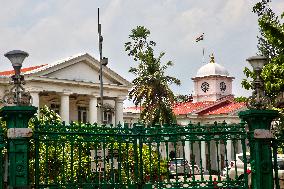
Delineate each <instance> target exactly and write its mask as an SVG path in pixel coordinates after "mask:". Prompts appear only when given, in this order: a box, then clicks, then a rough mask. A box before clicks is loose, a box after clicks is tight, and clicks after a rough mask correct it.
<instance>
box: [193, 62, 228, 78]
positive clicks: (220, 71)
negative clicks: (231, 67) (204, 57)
mask: <svg viewBox="0 0 284 189" xmlns="http://www.w3.org/2000/svg"><path fill="white" fill-rule="evenodd" d="M211 75H220V76H229V72H228V71H227V70H226V68H224V67H223V66H221V65H220V64H217V63H215V62H210V63H208V64H206V65H204V66H202V67H201V68H199V70H198V71H197V74H196V77H204V76H211Z"/></svg>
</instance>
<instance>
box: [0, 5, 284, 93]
mask: <svg viewBox="0 0 284 189" xmlns="http://www.w3.org/2000/svg"><path fill="white" fill-rule="evenodd" d="M0 1H1V7H0V34H1V35H0V55H1V54H2V55H1V56H0V71H4V70H11V64H10V63H9V60H8V59H6V58H5V57H4V54H5V53H6V52H8V51H10V50H15V49H18V50H24V51H26V52H28V53H29V54H30V56H29V57H28V58H27V59H26V60H25V61H24V65H23V67H29V66H33V65H41V64H46V63H53V62H55V61H57V60H60V59H63V58H67V57H69V56H72V55H74V54H78V53H89V54H90V55H92V56H94V57H95V58H97V59H99V51H98V34H97V9H98V8H100V22H101V24H102V34H103V37H104V43H103V56H105V57H108V58H109V64H108V66H109V67H110V68H111V69H112V70H114V71H115V72H117V73H118V74H120V75H121V76H122V77H124V78H125V79H127V80H129V81H131V80H132V79H133V78H134V76H133V75H132V74H130V73H129V72H128V70H129V68H130V66H135V65H137V63H136V62H134V61H133V60H132V59H131V58H130V57H128V56H127V53H126V52H125V51H124V43H125V42H127V41H129V38H128V36H129V34H130V32H131V30H132V29H134V28H135V27H136V26H145V27H146V28H148V29H149V30H150V31H151V36H150V38H151V40H153V41H155V42H156V43H157V46H156V49H155V51H156V53H159V52H165V53H166V55H165V56H164V58H163V62H167V61H169V60H171V61H173V62H174V66H173V67H170V68H169V69H168V71H167V74H168V75H171V76H175V77H177V78H178V79H180V80H181V86H171V87H172V89H173V91H174V92H175V93H176V94H191V93H192V91H193V82H192V80H191V78H192V77H194V76H195V75H196V72H197V70H198V68H200V67H201V66H202V65H204V63H203V58H202V49H203V47H204V48H205V63H208V62H209V55H210V54H211V53H214V56H215V61H216V62H217V63H219V64H221V65H223V66H224V67H225V68H226V69H227V70H228V71H229V73H230V75H231V76H234V77H235V80H234V83H233V93H234V94H235V96H249V95H250V93H251V92H250V91H247V90H245V89H243V88H242V87H241V81H242V79H243V78H245V76H244V74H243V69H244V67H245V66H248V67H249V65H248V63H247V62H246V59H247V58H248V57H250V56H253V55H255V54H256V53H257V52H258V50H257V35H259V33H258V25H257V16H256V15H255V14H254V13H252V7H253V5H254V4H255V3H256V2H257V0H214V1H212V0H202V1H196V0H155V1H153V0H44V1H43V0H41V1H40V0H9V1H5V0H0ZM272 1H273V2H272V4H271V7H272V9H273V10H274V11H275V12H276V13H280V12H283V11H284V1H283V0H272ZM202 33H204V40H203V41H201V42H199V43H196V42H195V39H196V37H198V36H199V35H200V34H202Z"/></svg>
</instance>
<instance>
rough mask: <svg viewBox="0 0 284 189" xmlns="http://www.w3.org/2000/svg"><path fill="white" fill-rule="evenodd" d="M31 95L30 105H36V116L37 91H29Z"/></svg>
mask: <svg viewBox="0 0 284 189" xmlns="http://www.w3.org/2000/svg"><path fill="white" fill-rule="evenodd" d="M30 94H31V97H32V105H33V106H34V107H37V116H38V117H39V91H30Z"/></svg>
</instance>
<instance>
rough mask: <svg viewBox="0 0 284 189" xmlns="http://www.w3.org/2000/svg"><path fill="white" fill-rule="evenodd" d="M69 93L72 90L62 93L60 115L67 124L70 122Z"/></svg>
mask: <svg viewBox="0 0 284 189" xmlns="http://www.w3.org/2000/svg"><path fill="white" fill-rule="evenodd" d="M69 95H70V92H63V93H61V104H60V116H61V119H62V121H65V123H66V124H68V123H69Z"/></svg>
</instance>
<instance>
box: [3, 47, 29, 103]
mask: <svg viewBox="0 0 284 189" xmlns="http://www.w3.org/2000/svg"><path fill="white" fill-rule="evenodd" d="M4 56H5V57H7V58H8V59H9V60H10V62H11V63H12V66H13V68H14V71H15V75H13V76H11V79H12V83H13V84H14V86H13V87H12V88H11V89H10V90H9V91H7V92H6V93H5V94H4V97H3V102H4V104H5V105H8V104H10V105H13V104H14V105H17V106H29V105H31V95H30V94H29V92H26V91H25V89H24V88H23V87H22V85H24V83H25V80H24V76H23V75H21V67H22V64H23V61H24V60H25V58H26V57H28V56H29V54H28V53H26V52H24V51H21V50H13V51H9V52H7V53H6V54H4Z"/></svg>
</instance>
